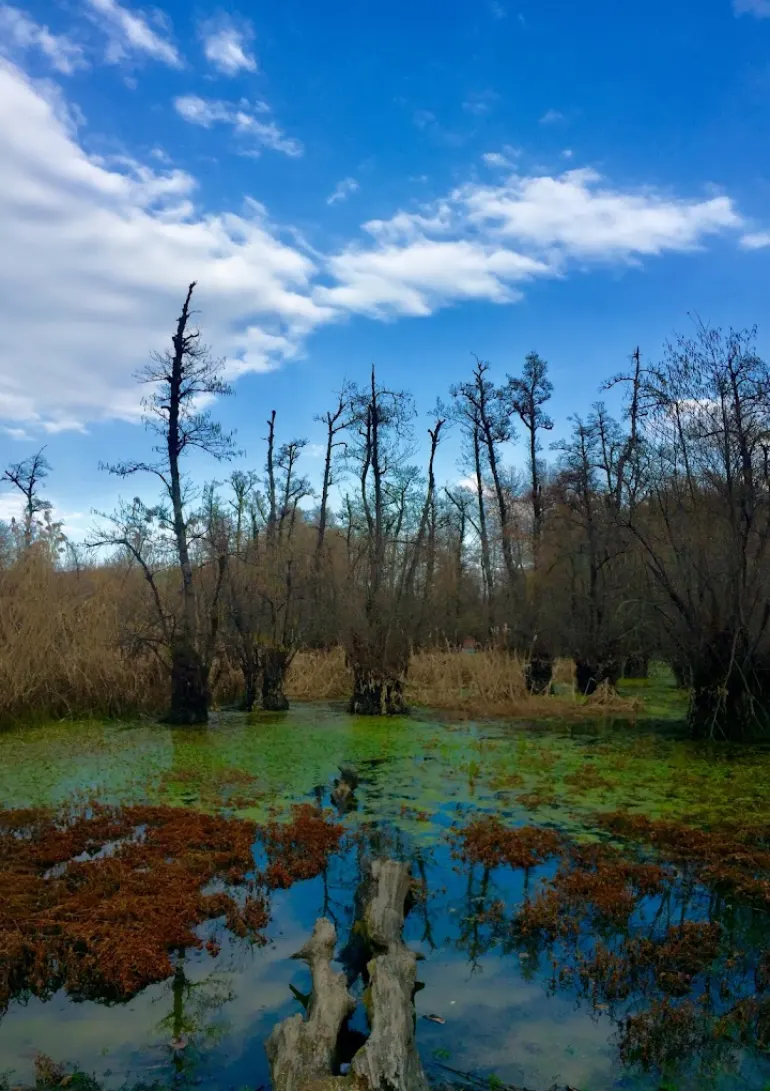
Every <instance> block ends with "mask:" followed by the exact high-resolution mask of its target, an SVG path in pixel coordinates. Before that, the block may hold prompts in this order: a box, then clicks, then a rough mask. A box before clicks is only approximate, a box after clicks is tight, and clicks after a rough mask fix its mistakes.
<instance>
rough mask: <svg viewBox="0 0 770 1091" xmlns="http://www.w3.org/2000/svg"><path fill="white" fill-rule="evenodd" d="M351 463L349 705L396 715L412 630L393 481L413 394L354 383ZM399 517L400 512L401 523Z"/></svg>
mask: <svg viewBox="0 0 770 1091" xmlns="http://www.w3.org/2000/svg"><path fill="white" fill-rule="evenodd" d="M352 410H353V412H352V420H351V427H350V430H349V431H350V442H349V445H348V463H349V466H350V468H351V471H352V472H354V473H355V474H356V476H357V478H358V484H359V490H360V493H359V503H360V509H361V513H362V518H363V527H364V530H363V535H364V542H363V548H362V565H361V566H360V567H359V568H358V569H357V570H356V569H354V571H353V573H351V576H353V577H355V578H354V579H351V586H350V588H349V589H348V605H349V609H350V612H351V619H350V621H349V623H348V625H347V627H346V634H345V645H346V652H347V657H348V662H349V663H350V665H351V667H352V671H353V693H352V696H351V699H350V711H351V712H352V713H355V714H358V715H365V716H371V715H382V714H387V715H393V714H399V713H403V712H405V711H406V705H405V702H404V692H403V690H404V680H405V677H406V672H407V669H408V665H409V633H408V631H407V629H406V626H405V620H404V616H403V612H402V596H401V595H400V594H399V593H398V587H397V584H396V582H395V580H394V575H395V572H394V563H395V560H394V554H393V552H392V547H393V545H394V544H396V545H397V542H398V535H397V532H396V533H394V528H393V527H392V524H391V522H390V518H389V517H390V515H391V514H392V512H391V510H390V508H389V489H390V488H391V486H392V484H393V482H394V480H395V478H396V477H397V475H398V473H399V472H400V471H401V469H402V467H403V466H404V463H405V459H406V457H407V453H408V447H409V442H410V432H409V422H410V420H411V418H412V416H413V412H414V411H413V408H412V404H411V400H410V399H409V398H408V396H407V395H405V394H403V393H402V392H399V391H391V390H388V389H386V388H384V387H382V386H380V385H379V384H378V382H377V378H376V374H375V369H374V367H372V372H371V379H370V382H369V384H368V385H367V386H366V387H364V388H362V389H358V388H353V391H352ZM397 525H398V517H397V518H396V527H397Z"/></svg>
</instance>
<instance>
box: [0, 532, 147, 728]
mask: <svg viewBox="0 0 770 1091" xmlns="http://www.w3.org/2000/svg"><path fill="white" fill-rule="evenodd" d="M128 590H130V589H128V588H126V586H125V584H123V585H121V583H120V581H119V580H118V579H116V575H115V573H114V572H112V571H110V570H108V569H95V570H89V571H86V572H82V573H75V572H66V573H63V572H57V571H56V570H55V569H53V568H52V567H51V565H50V563H49V562H48V561H47V559H46V558H45V556H43V555H41V554H39V553H37V552H36V551H35V550H32V551H30V552H29V553H27V554H26V555H25V556H24V557H23V558H22V559H21V560H20V561H18V562H17V564H15V565H14V567H13V568H12V569H6V570H0V722H8V721H15V720H25V719H49V718H62V717H66V716H89V715H93V716H130V715H134V714H137V713H141V712H152V711H154V710H156V709H158V708H160V707H162V705H163V702H164V700H165V699H166V692H165V691H166V679H165V677H164V672H163V670H162V667H161V665H160V664H159V663H158V661H157V659H155V657H153V656H151V655H150V654H149V653H145V654H144V655H141V656H139V657H133V656H131V655H130V653H129V652H128V651H127V650H126V649H124V648H123V647H122V646H121V641H120V633H121V626H120V618H121V613H122V611H123V610H124V609H125V605H126V603H125V592H126V591H128Z"/></svg>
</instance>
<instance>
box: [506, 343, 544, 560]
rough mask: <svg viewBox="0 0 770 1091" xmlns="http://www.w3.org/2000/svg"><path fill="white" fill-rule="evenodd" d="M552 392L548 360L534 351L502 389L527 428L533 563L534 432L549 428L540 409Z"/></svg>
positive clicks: (537, 505) (539, 505)
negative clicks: (520, 372)
mask: <svg viewBox="0 0 770 1091" xmlns="http://www.w3.org/2000/svg"><path fill="white" fill-rule="evenodd" d="M552 394H553V383H552V382H551V381H550V379H549V378H548V364H547V363H546V361H545V360H543V359H542V357H540V356H538V354H537V353H536V352H530V353H528V355H527V357H526V359H525V361H524V370H523V372H522V375H521V376H514V377H512V376H510V375H509V376H508V383H507V386H506V387H505V390H504V399H505V401H506V402H507V403H508V404H509V406H510V409H511V411H512V412H513V413H515V414H516V415H517V417H518V418H519V420H520V421H521V423H522V424H523V425H524V427H525V429H526V431H527V441H528V447H529V481H530V502H531V504H532V537H533V541H534V549H533V559H534V561H535V565H537V544H538V542H539V541H540V536H541V534H542V529H543V486H542V481H541V465H540V460H539V459H538V451H539V450H540V439H539V435H538V433H540V432H549V431H550V430H551V429H552V428H553V421H552V420H551V418H550V417H549V416H548V414H547V413H546V412H545V410H544V409H543V406H544V405H545V403H546V402H547V401H548V400H549V399H550V397H551V395H552Z"/></svg>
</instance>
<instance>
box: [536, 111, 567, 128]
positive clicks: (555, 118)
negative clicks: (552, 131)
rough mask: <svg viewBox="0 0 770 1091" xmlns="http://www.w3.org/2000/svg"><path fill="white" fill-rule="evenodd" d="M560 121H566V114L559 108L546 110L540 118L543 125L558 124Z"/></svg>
mask: <svg viewBox="0 0 770 1091" xmlns="http://www.w3.org/2000/svg"><path fill="white" fill-rule="evenodd" d="M560 121H564V114H562V113H561V112H560V111H559V110H546V112H545V113H544V114H543V116H542V117H541V118H540V124H541V125H556V124H558V122H560Z"/></svg>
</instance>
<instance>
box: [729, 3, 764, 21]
mask: <svg viewBox="0 0 770 1091" xmlns="http://www.w3.org/2000/svg"><path fill="white" fill-rule="evenodd" d="M733 11H734V12H735V14H736V15H754V16H755V17H756V18H757V19H770V0H733Z"/></svg>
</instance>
